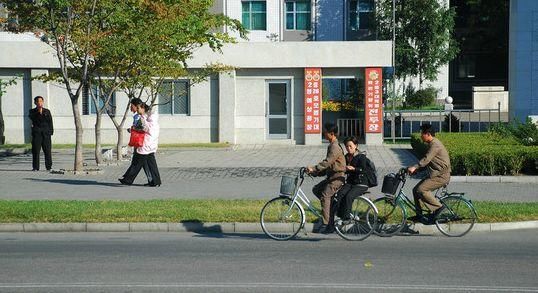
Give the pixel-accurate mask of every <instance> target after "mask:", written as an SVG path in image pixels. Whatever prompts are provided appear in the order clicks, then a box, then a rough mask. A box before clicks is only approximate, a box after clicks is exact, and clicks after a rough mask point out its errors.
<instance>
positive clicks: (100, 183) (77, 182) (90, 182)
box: [24, 178, 142, 187]
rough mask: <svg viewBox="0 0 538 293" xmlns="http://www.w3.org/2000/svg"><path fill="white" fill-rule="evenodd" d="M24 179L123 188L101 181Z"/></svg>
mask: <svg viewBox="0 0 538 293" xmlns="http://www.w3.org/2000/svg"><path fill="white" fill-rule="evenodd" d="M24 179H25V180H30V181H38V182H49V183H57V184H68V185H99V186H108V187H122V186H123V185H122V184H120V183H110V182H99V181H95V180H79V179H72V180H71V179H39V178H24ZM133 186H136V185H135V184H133ZM141 186H142V185H141Z"/></svg>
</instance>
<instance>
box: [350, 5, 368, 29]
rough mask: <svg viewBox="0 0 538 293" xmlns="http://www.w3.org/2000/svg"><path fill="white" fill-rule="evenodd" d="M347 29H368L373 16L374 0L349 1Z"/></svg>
mask: <svg viewBox="0 0 538 293" xmlns="http://www.w3.org/2000/svg"><path fill="white" fill-rule="evenodd" d="M348 11H349V21H348V22H349V29H350V30H363V29H370V26H371V24H370V23H371V21H372V18H373V17H374V0H351V1H349V9H348Z"/></svg>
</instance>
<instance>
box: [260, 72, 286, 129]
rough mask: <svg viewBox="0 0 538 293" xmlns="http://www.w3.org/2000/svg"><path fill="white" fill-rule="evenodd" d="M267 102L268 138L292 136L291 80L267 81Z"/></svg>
mask: <svg viewBox="0 0 538 293" xmlns="http://www.w3.org/2000/svg"><path fill="white" fill-rule="evenodd" d="M266 96H267V101H266V103H265V116H266V117H267V118H266V129H267V138H268V139H289V138H290V104H291V103H290V81H289V80H272V81H267V95H266Z"/></svg>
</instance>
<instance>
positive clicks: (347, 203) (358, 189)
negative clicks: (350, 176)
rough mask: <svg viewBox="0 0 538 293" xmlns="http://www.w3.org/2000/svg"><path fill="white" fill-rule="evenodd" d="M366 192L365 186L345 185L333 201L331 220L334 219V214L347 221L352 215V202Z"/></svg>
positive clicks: (366, 187)
mask: <svg viewBox="0 0 538 293" xmlns="http://www.w3.org/2000/svg"><path fill="white" fill-rule="evenodd" d="M367 190H368V186H366V185H355V184H349V183H346V184H345V185H344V186H342V188H340V190H338V193H337V194H336V195H335V196H334V199H333V208H331V214H332V216H331V218H334V213H336V215H337V216H338V217H340V218H342V219H349V215H350V214H351V213H352V207H353V201H354V200H355V199H356V198H357V197H359V196H361V195H363V194H364V193H365V192H366V191H367Z"/></svg>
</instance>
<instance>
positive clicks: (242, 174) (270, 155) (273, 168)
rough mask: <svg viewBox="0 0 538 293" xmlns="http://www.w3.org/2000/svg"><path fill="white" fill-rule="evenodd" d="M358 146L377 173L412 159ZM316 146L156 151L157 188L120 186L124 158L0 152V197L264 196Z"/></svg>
mask: <svg viewBox="0 0 538 293" xmlns="http://www.w3.org/2000/svg"><path fill="white" fill-rule="evenodd" d="M361 148H362V149H366V151H367V152H368V154H369V156H370V157H371V158H372V160H374V161H375V163H376V166H377V169H378V174H380V175H382V174H386V173H388V172H394V171H396V170H397V169H398V168H399V167H400V166H402V165H409V164H412V163H413V162H415V161H416V159H415V158H414V156H412V154H411V153H410V152H409V151H408V149H406V148H405V147H403V146H402V147H366V146H362V147H361ZM324 152H325V149H324V147H323V146H320V147H305V146H293V147H290V146H287V147H280V148H279V147H262V146H254V147H251V148H239V149H195V150H192V149H191V150H170V149H168V150H163V151H162V152H160V153H159V154H158V156H157V158H158V163H159V167H160V172H161V175H162V181H163V186H161V187H159V188H147V187H142V186H141V185H142V184H144V183H145V176H144V174H143V172H141V174H139V176H138V178H137V180H136V181H135V183H136V184H137V186H132V187H126V186H121V185H120V184H119V183H118V181H117V178H119V177H120V176H121V175H122V174H123V172H124V171H125V170H126V169H127V167H128V163H129V162H123V163H122V164H121V165H120V166H108V167H102V169H103V173H102V174H94V175H84V176H74V175H60V174H50V173H47V172H45V171H40V172H31V171H28V168H29V166H31V155H20V156H13V157H3V158H0V199H24V200H28V199H82V200H88V199H118V200H119V199H121V200H124V199H127V200H128V199H152V198H258V199H268V198H271V197H273V196H275V195H276V193H277V192H278V189H279V186H280V176H282V175H285V174H294V173H295V172H296V171H297V170H298V168H299V166H305V165H308V164H314V163H315V162H316V161H317V160H319V159H320V158H322V157H323V156H324ZM91 156H92V155H91V153H90V152H87V153H86V154H85V157H86V159H87V160H86V161H87V162H88V164H89V166H88V168H94V167H95V166H92V165H91V164H92V163H91V160H90V158H91ZM54 160H55V163H54V167H55V168H69V167H70V166H71V165H72V160H73V157H72V154H70V151H65V150H63V151H56V152H55V153H54ZM381 180H382V178H380V181H381ZM318 181H319V179H318ZM316 182H317V181H310V180H307V181H306V182H305V188H304V189H305V190H311V187H312V186H313V184H315V183H316ZM416 182H417V181H416V180H411V181H410V182H409V184H408V186H407V188H406V191H407V192H408V194H409V195H411V188H412V186H413V185H414V184H416ZM450 187H451V190H453V191H461V192H466V193H468V195H469V197H470V198H471V199H474V200H494V201H516V202H536V201H538V193H537V192H536V190H537V188H538V184H530V183H526V184H514V183H459V182H454V183H451V185H450ZM380 189H381V187H377V188H373V189H372V190H371V191H372V194H373V195H374V197H377V195H378V194H381V193H380Z"/></svg>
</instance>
